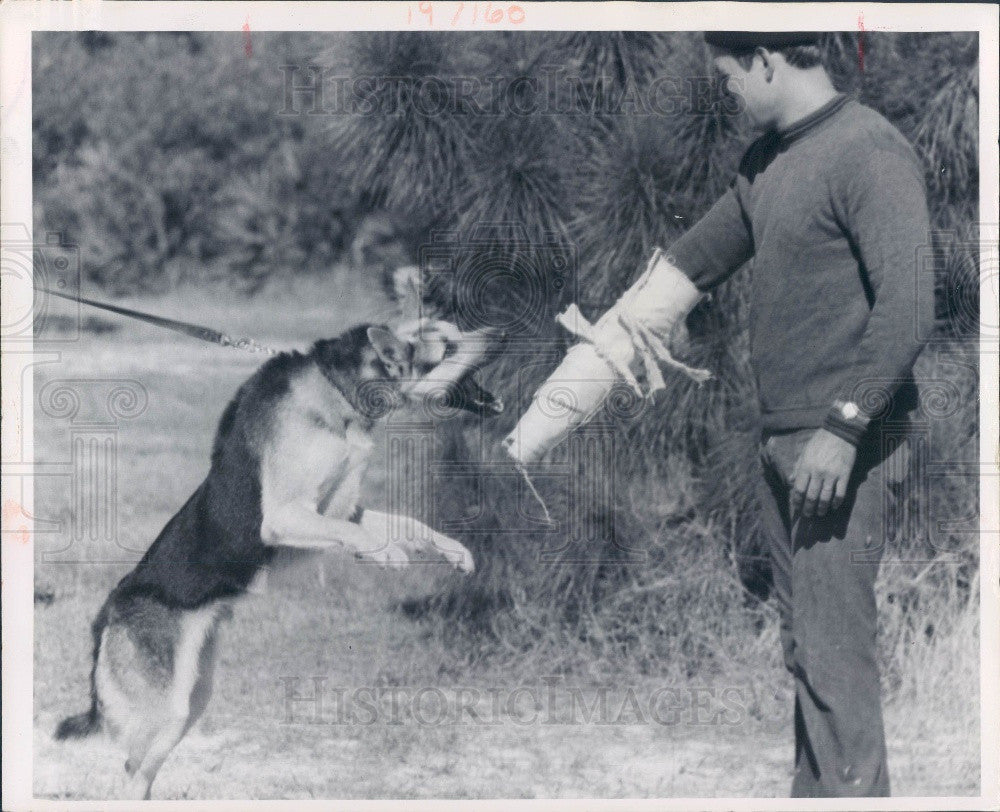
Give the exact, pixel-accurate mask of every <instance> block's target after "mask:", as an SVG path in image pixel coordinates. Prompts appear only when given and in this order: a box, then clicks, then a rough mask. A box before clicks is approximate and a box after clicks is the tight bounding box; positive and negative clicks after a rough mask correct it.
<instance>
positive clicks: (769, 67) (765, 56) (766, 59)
mask: <svg viewBox="0 0 1000 812" xmlns="http://www.w3.org/2000/svg"><path fill="white" fill-rule="evenodd" d="M754 56H759V57H760V61H761V62H763V63H764V79H766V80H767V81H768V82H770V81H771V79H773V78H774V57H773V56H772V55H771V53H770V51H768V50H767V49H766V48H761V47H760V46H758V47H757V49H756V50H755V51H754Z"/></svg>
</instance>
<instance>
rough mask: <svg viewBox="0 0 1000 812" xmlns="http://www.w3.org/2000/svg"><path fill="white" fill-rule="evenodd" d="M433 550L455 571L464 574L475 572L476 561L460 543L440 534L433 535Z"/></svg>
mask: <svg viewBox="0 0 1000 812" xmlns="http://www.w3.org/2000/svg"><path fill="white" fill-rule="evenodd" d="M432 545H433V547H434V549H435V550H436V551H437V552H438V553H439V554H440V555H441V556H442V557H443V558H444V559H445V560H446V561H447V562H448V563H449V564H451V565H452V566H453V567H454V568H455V569H457V570H458V571H459V572H464V573H466V574H468V573H470V572H475V569H476V560H475V559H474V558H473V557H472V553H470V552H469V550H468V549H467V548H466V547H465V545H463V544H461V543H460V542H457V541H455V539H453V538H449V537H448V536H445V535H443V534H441V533H437V532H435V533H434V540H433V541H432Z"/></svg>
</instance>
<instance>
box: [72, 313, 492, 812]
mask: <svg viewBox="0 0 1000 812" xmlns="http://www.w3.org/2000/svg"><path fill="white" fill-rule="evenodd" d="M420 350H421V347H420V346H419V341H416V342H414V341H404V340H401V339H400V338H399V336H398V335H397V334H396V333H393V332H392V331H390V330H389V329H387V328H385V327H382V326H361V327H356V328H354V329H352V330H348V331H347V332H345V333H344V334H342V335H341V336H339V337H338V338H334V339H327V340H322V341H317V342H316V343H315V344H314V345H313V347H312V349H311V350H310V351H309V352H308V353H305V354H302V353H298V352H291V353H282V354H280V355H278V356H276V357H275V358H273V359H271V360H269V361H268V362H267V363H265V364H264V365H263V366H262V367H261V368H260V369H258V370H257V372H256V373H255V374H254V375H253V376H251V377H250V378H249V379H248V380H247V381H246V382H245V383H244V384H243V386H242V387H241V388H240V389H239V391H238V392H237V393H236V396H235V397H234V398H233V400H232V401H231V402H230V403H229V405H228V406H227V407H226V409H225V411H224V413H223V415H222V418H221V420H220V421H219V426H218V430H217V433H216V437H215V443H214V447H213V450H212V461H211V467H210V470H209V473H208V476H207V477H206V478H205V480H204V482H202V483H201V485H200V486H199V487H198V488H197V490H195V492H194V493H193V494H192V495H191V497H190V498H189V499H188V500H187V502H186V503H185V504H184V506H183V507H182V508H181V509H180V510H179V511H178V512H177V514H176V515H175V516H174V517H173V518H172V519H170V521H169V522H167V525H166V526H165V527H164V528H163V530H162V531H161V532H160V535H159V536H158V537H157V538H156V540H155V541H154V542H153V544H152V545H151V546H150V548H149V549H148V550H147V552H146V554H145V555H144V556H143V558H142V560H141V561H139V563H138V564H137V565H136V567H135V569H133V570H132V571H131V572H130V573H128V574H127V575H126V576H125V577H124V578H122V580H121V581H120V582H119V583H118V585H117V586H116V587H115V588H114V589H113V590H112V591H111V594H110V595H109V596H108V598H107V599H106V600H105V602H104V605H103V606H102V607H101V609H100V611H99V612H98V614H97V618H96V619H95V620H94V623H93V626H92V635H93V665H92V668H91V672H90V698H91V702H90V707H89V708H88V709H87V710H86V711H84V712H83V713H80V714H77V715H75V716H70V717H69V718H67V719H64V720H63V721H62V723H61V724H60V725H59V727H58V729H57V730H56V733H55V735H56V738H57V739H67V738H80V737H84V736H87V735H90V734H92V733H96V732H98V731H99V730H102V729H103V730H105V731H106V732H108V733H109V734H110V735H111V736H112V737H113V738H114V739H115V740H116V741H118V742H120V743H121V744H123V745H124V746H125V749H126V750H127V753H128V758H127V761H126V762H125V772H126V780H127V784H128V790H127V791H128V794H129V796H130V797H134V798H137V799H148V798H149V797H150V789H151V787H152V783H153V780H154V778H155V777H156V773H157V771H158V770H159V769H160V766H161V765H162V764H163V762H164V760H165V759H166V758H167V756H168V755H169V754H170V752H171V751H172V750H173V748H174V746H175V745H176V744H177V743H178V742H179V741H180V739H181V738H182V737H183V736H184V734H185V733H186V732H187V730H188V729H189V728H190V727H191V726H192V725H193V724H194V723H195V721H197V719H198V718H199V716H200V715H201V713H202V712H203V711H204V710H205V707H206V705H207V703H208V700H209V696H210V693H211V685H212V672H213V667H214V655H215V648H216V638H217V634H218V628H219V624H220V621H221V620H223V619H226V618H228V617H229V616H230V614H231V609H230V605H231V604H232V602H233V601H234V599H235V598H237V597H239V596H240V595H242V594H243V593H245V592H246V591H247V588H248V587H249V586H250V584H251V581H252V580H253V579H254V577H255V575H257V573H258V572H260V571H261V569H262V568H264V567H265V566H266V565H267V564H268V563H269V562H270V561H271V559H272V557H273V554H274V552H275V550H276V549H277V548H278V547H281V546H285V547H295V548H300V549H308V550H314V551H325V550H331V549H347V550H349V551H352V552H353V553H355V554H356V555H357V556H360V557H363V558H367V559H370V560H374V561H378V562H380V563H382V564H383V565H389V566H402V565H405V564H406V562H407V560H408V556H407V552H408V551H410V552H412V551H415V550H422V549H426V550H432V551H434V552H436V553H437V554H439V555H441V556H443V557H444V558H446V559H448V560H449V561H450V562H451V563H452V564H453V565H454V566H455V567H457V568H458V569H459V570H462V571H465V572H468V571H471V570H472V569H473V560H472V556H471V554H470V553H469V552H468V550H466V549H465V548H464V547H463V546H462V545H461V544H459V543H458V542H457V541H454V540H453V539H450V538H448V537H446V536H443V535H441V534H440V533H437V532H435V531H433V530H432V529H431V528H429V527H427V526H426V525H422V524H420V523H419V522H416V521H415V520H411V519H407V521H405V522H402V523H401V524H403V525H405V526H407V528H408V530H409V532H410V533H412V537H410V538H407V539H405V540H403V541H400V540H398V539H393V540H392V541H391V542H390V541H389V518H390V517H389V516H388V515H386V514H384V513H379V512H376V511H372V510H366V509H362V507H361V506H360V505H359V499H360V496H361V492H360V489H361V480H362V476H363V474H364V472H365V467H366V462H367V458H368V456H369V450H370V448H371V445H372V441H371V439H370V438H369V434H370V431H371V429H372V428H373V423H374V420H375V419H376V418H377V417H378V416H381V415H380V414H376V413H373V412H372V410H371V408H370V407H371V404H372V403H374V404H375V405H376V407H377V409H378V411H379V412H381V413H383V414H384V413H386V412H387V411H389V410H391V409H392V408H395V407H398V406H401V405H403V404H404V403H405V402H407V401H408V400H413V399H414V397H413V396H411V395H410V394H408V393H409V392H410V391H413V387H412V386H411V384H414V383H418V384H419V383H423V382H424V381H426V379H427V376H428V374H429V372H430V371H431V370H429V369H424V368H423V366H424V364H423V363H421V362H419V361H418V360H415V359H418V358H419V356H420ZM428 365H429V364H428ZM437 366H438V367H440V364H438V365H437ZM463 369H464V371H463V372H461V373H460V374H457V375H455V376H453V378H452V379H451V380H450V381H449V383H448V391H447V392H446V396H447V398H448V402H449V403H450V404H451V405H453V406H456V407H458V408H462V409H465V410H467V411H471V412H473V413H476V414H480V415H493V414H496V413H498V412H499V411H500V409H502V406H501V405H500V404H499V402H498V401H497V400H496V399H494V398H493V397H492V395H490V394H489V393H488V392H486V391H485V390H483V389H481V388H480V387H479V386H478V384H476V383H475V381H474V379H473V376H472V373H471V367H464V368H463ZM373 387H374V388H375V390H377V391H376V392H375V394H374V396H373V395H372V392H371V391H368V390H370V389H371V388H373ZM366 388H367V389H366Z"/></svg>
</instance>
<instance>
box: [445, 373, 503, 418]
mask: <svg viewBox="0 0 1000 812" xmlns="http://www.w3.org/2000/svg"><path fill="white" fill-rule="evenodd" d="M448 400H449V401H451V402H450V403H449V404H448V405H450V406H454V407H455V408H458V409H464V410H465V411H467V412H472V413H473V414H476V415H480V416H482V417H496V415H498V414H500V413H501V412H503V400H502V399H501V398H499V397H497V396H496V395H494V394H493V393H492V392H489V391H487V390H486V389H483V387H481V386H480V385H479V382H478V381H477V380H476V374H475V372H472V371H470V372H469V373H468V374H467V375H465V376H463V377H462V378H461V379H459V381H458V382H457V383H456V384H454V385H453V386H452V387H451V389H450V391H449V393H448Z"/></svg>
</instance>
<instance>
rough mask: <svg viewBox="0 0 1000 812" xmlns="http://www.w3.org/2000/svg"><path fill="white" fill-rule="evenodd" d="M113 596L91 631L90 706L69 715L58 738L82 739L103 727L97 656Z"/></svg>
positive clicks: (61, 724)
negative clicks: (99, 702)
mask: <svg viewBox="0 0 1000 812" xmlns="http://www.w3.org/2000/svg"><path fill="white" fill-rule="evenodd" d="M111 600H112V598H111V597H109V598H108V601H107V602H106V603H105V604H104V606H102V607H101V611H100V612H98V613H97V617H96V618H95V619H94V625H93V626H92V627H91V633H92V634H93V638H94V655H93V661H92V663H91V666H90V707H89V708H87V710H85V711H83V712H82V713H77V714H74V715H73V716H67V717H66V718H65V719H63V720H62V721H61V722H60V723H59V726H58V727H57V728H56V733H55V736H56V738H57V739H59V740H62V739H82V738H85V737H87V736H92V735H93V734H94V733H97V732H98V731H99V730H100V729H101V711H100V708H99V707H98V699H97V658H98V656H99V655H100V653H101V637H102V636H103V633H104V627H105V626H106V625H107V622H108V605H109V604H110V602H111Z"/></svg>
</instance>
